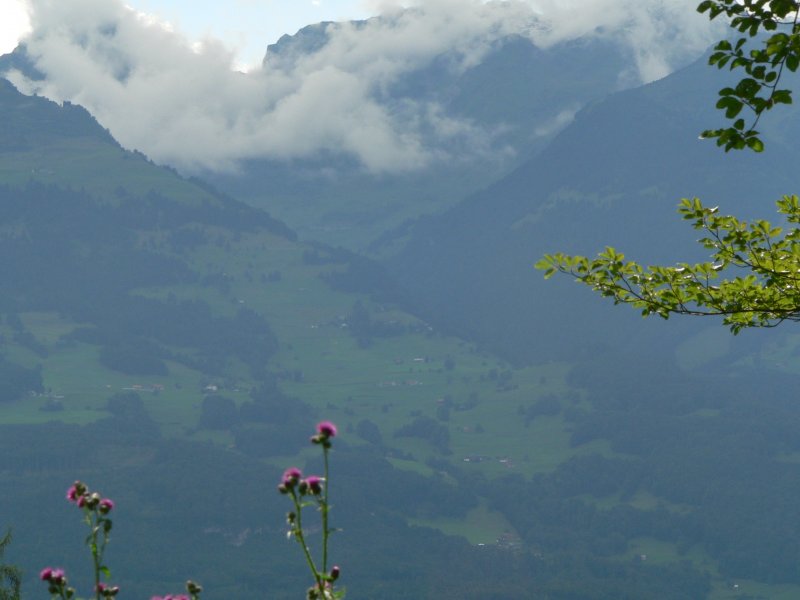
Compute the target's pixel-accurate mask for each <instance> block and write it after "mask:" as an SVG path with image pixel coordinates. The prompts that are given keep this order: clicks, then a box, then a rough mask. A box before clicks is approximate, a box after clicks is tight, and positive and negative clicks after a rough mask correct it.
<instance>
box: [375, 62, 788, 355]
mask: <svg viewBox="0 0 800 600" xmlns="http://www.w3.org/2000/svg"><path fill="white" fill-rule="evenodd" d="M704 63H705V61H704V60H700V61H698V62H697V63H695V64H693V65H691V66H689V67H687V68H686V69H683V70H681V71H679V72H677V73H674V74H672V75H670V76H668V77H666V78H664V79H662V80H660V81H657V82H654V83H652V84H649V85H646V86H643V87H640V88H636V89H633V90H628V91H623V92H620V93H617V94H614V95H611V96H609V97H607V98H605V99H603V100H600V101H597V102H594V103H592V104H590V105H589V106H587V107H586V108H584V109H583V110H582V111H581V112H580V113H578V115H577V116H576V118H575V121H574V122H573V123H571V124H570V125H569V126H568V127H567V128H565V129H564V130H563V131H562V132H561V133H559V134H558V136H556V138H555V139H553V140H552V142H550V144H549V145H548V147H547V148H546V149H545V150H544V151H542V152H541V153H540V154H539V155H537V156H535V157H533V158H532V159H530V160H529V161H527V162H526V163H525V164H524V165H522V166H520V167H519V168H518V169H517V170H515V171H514V172H513V173H511V174H509V175H508V176H507V177H505V178H503V179H501V180H500V181H498V182H497V183H495V184H493V185H491V186H489V187H488V188H487V189H486V190H484V191H482V192H479V193H477V194H474V195H472V196H471V197H469V198H468V199H467V200H465V201H464V202H462V203H460V204H459V205H457V206H456V207H454V208H452V209H450V210H449V211H447V212H445V213H443V214H441V215H437V216H434V217H429V218H426V219H423V220H420V222H419V223H417V224H415V225H414V227H413V228H412V231H413V235H412V237H411V240H410V241H409V242H408V244H407V245H406V247H405V248H404V250H403V251H402V252H400V253H399V254H398V255H397V256H396V257H395V258H393V259H391V260H390V261H389V263H388V264H389V268H390V270H392V272H393V273H394V275H395V277H396V282H397V285H398V287H400V288H401V289H404V290H406V291H407V294H408V300H409V302H410V303H411V304H412V305H414V306H415V307H417V308H418V309H420V310H421V311H422V313H423V314H425V315H426V316H427V317H428V318H429V319H431V320H432V321H433V322H436V323H437V324H439V325H440V326H444V327H446V328H448V330H450V331H454V332H458V333H459V334H461V335H464V336H466V337H470V338H472V339H477V340H480V341H481V343H483V344H485V345H486V346H487V347H490V348H492V349H493V350H494V351H497V352H501V353H503V354H504V355H505V356H508V357H515V358H516V359H517V360H526V359H527V360H533V359H538V360H541V359H542V358H544V357H546V356H551V357H563V356H569V355H570V354H571V353H573V352H574V351H575V347H576V345H575V342H576V341H577V340H581V344H582V346H583V347H585V348H592V349H594V350H593V351H596V350H597V349H598V348H602V347H606V348H609V347H617V348H619V347H630V346H631V345H633V344H637V343H639V344H645V346H647V345H651V342H652V339H653V337H652V336H656V337H657V338H659V339H662V342H663V339H664V336H665V337H666V338H668V339H672V340H673V341H674V343H676V344H677V343H680V341H679V340H681V339H683V338H684V337H685V336H686V335H688V334H689V333H691V331H692V330H694V329H695V328H697V326H698V325H700V324H699V323H697V322H691V323H689V322H688V321H681V320H676V321H670V323H669V324H664V323H658V322H654V321H653V320H649V321H647V322H642V321H641V319H639V318H638V316H637V315H636V314H635V311H625V310H622V309H614V308H612V307H610V306H608V305H607V304H604V303H603V302H602V301H601V300H599V299H598V298H596V297H595V295H594V294H592V293H590V292H588V291H587V290H582V289H577V288H575V287H574V286H571V285H570V282H569V281H567V280H566V279H565V278H556V280H555V281H548V282H545V281H543V279H542V277H541V273H539V272H537V271H534V270H533V269H532V267H531V265H532V264H533V263H534V262H536V261H537V260H538V259H539V258H540V257H541V256H542V255H543V254H545V253H549V252H556V251H564V252H568V253H580V254H588V255H593V254H595V253H596V252H598V251H599V250H601V249H603V248H604V247H605V246H607V245H611V246H614V247H615V248H617V249H618V250H621V251H623V252H625V253H626V254H627V255H628V256H630V257H632V258H635V259H636V260H640V261H642V262H644V263H647V264H649V263H652V262H656V261H660V262H666V263H668V264H669V263H672V262H678V261H683V260H689V261H691V260H698V259H701V258H702V257H703V252H702V251H701V250H700V249H699V247H698V246H697V245H696V244H695V243H694V241H693V240H694V239H695V237H696V235H697V234H696V232H695V231H694V230H692V229H691V228H690V227H688V226H687V225H686V224H685V223H683V222H681V220H680V219H679V218H678V217H677V215H676V212H675V211H676V207H677V203H678V201H679V200H680V198H683V197H694V196H697V197H700V198H701V199H703V200H704V201H705V202H706V203H708V204H711V205H714V204H719V205H720V208H721V210H722V211H724V212H728V211H730V212H731V213H733V214H737V215H742V216H745V217H748V218H753V217H756V216H757V217H759V218H770V217H771V212H772V210H771V207H772V202H773V201H774V200H775V199H777V198H779V197H780V196H781V195H782V194H784V193H791V192H792V190H793V187H794V186H793V183H794V182H793V178H792V175H791V174H792V168H791V165H792V164H794V161H795V160H796V158H797V156H798V147H797V145H796V143H794V141H793V140H791V139H790V138H788V136H784V140H781V138H779V137H774V136H770V144H769V145H768V146H769V147H768V150H767V152H765V153H764V154H763V155H752V154H745V153H731V154H730V155H726V154H724V153H722V152H721V151H719V150H718V149H717V148H716V147H715V146H714V144H713V142H703V141H700V140H698V132H699V131H702V130H703V129H705V128H708V127H709V126H710V125H711V124H713V123H715V122H717V121H718V120H719V116H718V115H716V114H714V113H715V112H716V111H715V110H714V108H713V105H714V98H715V97H716V90H717V89H718V87H719V86H720V85H723V80H721V79H717V78H714V77H710V76H709V72H708V68H707V67H706V66H705V64H704ZM784 118H785V119H786V120H787V121H788V122H791V123H793V125H792V126H794V127H796V125H795V124H794V123H795V122H796V119H793V118H791V116H787V115H784ZM781 128H782V127H781V126H777V129H781ZM476 282H480V284H479V285H476ZM454 298H458V302H454V301H453V299H454ZM599 322H603V323H604V324H605V325H604V327H602V328H598V326H597V324H598V323H599ZM659 346H660V347H661V346H662V344H659ZM673 349H674V348H673Z"/></svg>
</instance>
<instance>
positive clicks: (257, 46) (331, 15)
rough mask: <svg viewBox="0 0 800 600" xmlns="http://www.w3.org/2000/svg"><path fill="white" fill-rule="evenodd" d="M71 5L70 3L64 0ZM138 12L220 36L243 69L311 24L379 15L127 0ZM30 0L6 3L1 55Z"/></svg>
mask: <svg viewBox="0 0 800 600" xmlns="http://www.w3.org/2000/svg"><path fill="white" fill-rule="evenodd" d="M64 1H65V2H69V1H70V0H64ZM125 4H127V5H128V6H130V7H131V8H133V9H134V10H137V11H140V12H143V13H146V14H149V15H153V16H154V17H155V18H157V19H158V20H160V21H163V22H168V23H170V24H171V25H172V27H174V29H175V30H176V31H178V32H181V33H183V34H184V35H186V36H187V37H188V38H190V39H193V40H199V39H202V38H203V37H214V38H217V39H220V40H224V41H225V42H226V44H228V45H230V46H231V47H234V48H235V49H236V56H237V59H236V64H237V67H238V68H241V69H247V68H251V67H252V66H253V65H257V64H259V63H260V62H261V59H262V58H264V52H265V50H266V47H267V45H268V44H271V43H273V42H275V41H277V40H278V38H280V37H281V36H282V35H284V34H294V33H295V32H297V30H298V29H300V28H301V27H304V26H305V25H308V24H310V23H318V22H321V21H344V20H351V19H365V18H368V17H370V16H372V15H373V14H376V13H377V12H378V8H377V6H378V5H377V4H376V3H374V2H369V1H365V0H225V1H222V0H126V2H125ZM28 10H29V7H28V3H27V1H26V0H0V14H2V15H3V18H2V19H0V54H4V53H6V52H10V51H11V50H13V49H14V47H15V46H16V45H17V42H18V40H19V38H20V37H21V36H22V34H23V33H24V32H25V31H26V30H28V28H29V27H30V25H29V18H28V14H27V13H28Z"/></svg>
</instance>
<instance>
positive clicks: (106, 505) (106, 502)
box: [97, 498, 114, 515]
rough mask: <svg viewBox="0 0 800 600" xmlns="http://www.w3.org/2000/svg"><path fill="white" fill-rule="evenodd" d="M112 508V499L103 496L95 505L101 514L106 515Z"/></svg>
mask: <svg viewBox="0 0 800 600" xmlns="http://www.w3.org/2000/svg"><path fill="white" fill-rule="evenodd" d="M113 508H114V501H113V500H111V499H110V498H103V499H102V500H100V503H99V504H98V505H97V509H98V510H99V511H100V513H101V514H104V515H107V514H108V513H110V512H111V510H112V509H113Z"/></svg>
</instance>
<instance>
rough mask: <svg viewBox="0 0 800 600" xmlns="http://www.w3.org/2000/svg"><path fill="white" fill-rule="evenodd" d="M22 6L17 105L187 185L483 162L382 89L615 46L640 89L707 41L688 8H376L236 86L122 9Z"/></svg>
mask: <svg viewBox="0 0 800 600" xmlns="http://www.w3.org/2000/svg"><path fill="white" fill-rule="evenodd" d="M29 4H30V13H31V25H32V32H31V33H30V34H29V35H28V36H27V38H25V40H24V43H25V45H26V51H27V53H28V56H29V58H30V59H31V60H32V61H33V63H34V65H35V67H36V69H37V70H38V71H40V72H41V73H43V74H44V75H45V78H44V79H43V80H41V81H33V80H30V79H27V78H26V77H25V76H24V75H23V74H21V73H19V72H11V73H8V74H7V75H6V76H7V77H8V78H9V79H10V80H11V81H12V82H13V83H14V84H15V85H16V86H17V87H18V88H19V89H20V90H21V91H23V92H25V93H34V92H35V93H38V94H40V95H43V96H46V97H48V98H51V99H53V100H56V101H64V100H69V101H71V102H74V103H78V104H81V105H83V106H85V107H86V108H87V109H88V110H89V111H90V112H91V113H92V114H93V115H94V116H95V117H96V118H97V120H98V121H99V122H100V123H101V124H102V125H103V126H105V127H107V128H108V129H109V130H110V131H111V132H112V134H113V135H114V136H115V137H116V138H117V139H118V140H119V141H120V143H121V144H122V145H123V146H126V147H128V148H135V149H138V150H141V151H142V152H144V153H145V154H147V155H148V156H150V157H151V158H152V159H153V160H155V161H157V162H162V163H167V164H171V165H173V166H176V167H177V168H179V169H182V170H184V171H198V170H204V169H208V170H215V171H219V170H231V169H235V168H236V167H237V165H238V164H239V163H240V161H242V160H246V159H255V158H271V159H286V160H288V159H295V158H306V157H314V156H317V155H319V154H321V153H332V154H334V155H341V154H344V155H346V156H348V157H351V158H354V159H355V160H357V161H358V162H359V163H360V164H361V165H362V166H363V167H364V168H365V169H367V170H369V171H372V172H375V173H381V172H398V171H400V172H402V171H409V170H414V169H420V168H424V167H427V166H430V165H432V164H435V163H436V162H437V161H441V160H452V159H458V158H459V154H463V153H472V154H476V153H478V154H479V153H481V152H489V151H491V147H492V133H491V132H488V131H485V130H484V129H482V128H481V127H478V126H477V125H475V124H472V123H468V122H464V121H458V120H454V119H452V118H449V117H448V116H447V115H446V114H445V113H444V112H443V110H442V109H441V107H440V106H438V105H437V104H436V103H435V102H433V101H421V100H411V99H408V98H406V99H403V100H398V99H397V98H393V97H392V96H391V94H389V90H390V89H391V87H392V85H393V84H396V83H397V82H398V81H399V80H400V78H402V77H403V76H404V75H406V74H408V73H411V72H413V71H415V70H417V69H420V68H424V67H425V66H427V65H429V64H430V63H431V61H433V60H434V59H435V58H436V57H438V56H440V55H442V54H443V53H445V52H447V53H449V56H451V57H453V59H452V60H451V61H450V64H451V68H452V69H454V70H463V69H467V68H469V67H470V66H472V65H475V64H477V63H479V62H480V60H481V59H482V57H483V56H484V55H485V54H486V53H487V52H488V51H489V50H490V49H491V48H492V45H493V44H494V43H496V42H497V41H498V40H499V39H501V38H503V37H505V36H508V35H512V34H516V35H523V36H527V37H529V38H531V40H532V41H534V43H536V44H537V45H539V46H541V47H548V46H552V45H554V44H557V43H559V42H562V41H566V40H570V39H575V38H578V37H581V36H586V35H595V36H601V37H609V38H614V39H617V40H619V41H621V42H622V43H624V44H626V45H627V46H629V47H630V49H631V52H632V53H633V56H634V57H635V65H636V69H635V71H634V72H631V73H626V74H621V75H622V76H624V77H627V78H629V79H631V81H632V82H633V81H649V80H652V79H655V78H658V77H661V76H664V75H666V74H667V73H669V72H670V70H671V69H672V68H673V67H674V65H676V64H679V63H681V62H682V61H685V60H687V59H688V58H689V57H690V56H692V55H696V54H697V53H699V52H701V51H702V50H703V49H704V48H705V47H706V46H707V44H708V43H709V41H710V40H712V39H713V38H714V32H713V31H712V29H711V25H710V24H709V23H708V22H707V20H706V19H704V18H703V17H701V16H699V15H697V14H696V13H695V11H694V4H695V2H694V0H692V1H687V0H524V1H523V0H516V1H508V2H483V1H480V0H429V1H426V2H417V3H396V2H382V3H380V4H379V5H376V10H380V13H381V15H382V16H381V17H380V18H375V19H370V20H368V21H366V22H362V23H358V24H351V23H341V24H331V25H329V26H328V27H327V29H326V37H325V38H323V39H322V41H319V40H318V43H317V45H316V46H314V51H310V52H306V53H297V54H296V55H293V56H288V57H287V56H281V57H278V58H279V60H274V61H265V63H264V65H263V67H262V68H261V69H258V70H254V71H251V72H250V73H247V74H242V73H238V72H236V71H235V70H234V65H235V64H236V56H235V54H234V52H233V51H232V50H231V49H229V48H227V47H226V46H225V45H224V44H223V43H222V42H220V41H218V40H214V39H203V40H200V41H191V40H188V39H186V38H185V37H183V36H182V35H180V34H179V33H177V32H175V31H173V30H172V29H171V28H170V27H169V26H168V25H166V24H164V23H159V22H157V21H155V20H154V19H152V18H148V17H147V16H146V15H142V14H137V13H136V12H134V11H133V10H131V9H129V8H127V7H126V6H125V5H124V4H123V3H122V2H121V1H120V0H70V2H64V1H63V0H30V2H29ZM543 126H544V125H543ZM454 148H458V149H460V150H454Z"/></svg>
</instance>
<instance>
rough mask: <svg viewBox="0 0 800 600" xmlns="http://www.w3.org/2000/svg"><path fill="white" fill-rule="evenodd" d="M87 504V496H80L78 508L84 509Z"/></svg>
mask: <svg viewBox="0 0 800 600" xmlns="http://www.w3.org/2000/svg"><path fill="white" fill-rule="evenodd" d="M86 502H87V499H86V496H85V495H83V496H79V497H78V502H77V505H78V508H83V507H84V506H86Z"/></svg>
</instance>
